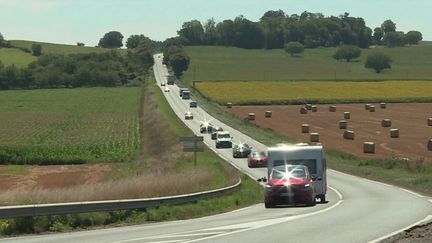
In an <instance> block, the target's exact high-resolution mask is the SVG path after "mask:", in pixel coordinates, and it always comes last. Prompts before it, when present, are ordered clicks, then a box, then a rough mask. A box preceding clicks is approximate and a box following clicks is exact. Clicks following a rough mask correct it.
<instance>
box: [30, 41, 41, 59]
mask: <svg viewBox="0 0 432 243" xmlns="http://www.w3.org/2000/svg"><path fill="white" fill-rule="evenodd" d="M31 49H32V52H33V56H40V55H42V46H41V45H40V44H36V43H33V44H32V46H31Z"/></svg>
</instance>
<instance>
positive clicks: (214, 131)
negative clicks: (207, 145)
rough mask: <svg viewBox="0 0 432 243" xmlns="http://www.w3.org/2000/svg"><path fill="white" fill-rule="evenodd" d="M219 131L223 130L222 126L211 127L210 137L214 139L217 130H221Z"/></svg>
mask: <svg viewBox="0 0 432 243" xmlns="http://www.w3.org/2000/svg"><path fill="white" fill-rule="evenodd" d="M221 131H223V128H222V127H213V130H212V133H211V139H212V140H215V139H216V135H217V132H221Z"/></svg>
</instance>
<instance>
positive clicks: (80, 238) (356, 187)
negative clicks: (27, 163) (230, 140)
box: [4, 54, 432, 243]
mask: <svg viewBox="0 0 432 243" xmlns="http://www.w3.org/2000/svg"><path fill="white" fill-rule="evenodd" d="M154 73H155V76H156V79H157V82H158V83H159V84H160V83H161V82H162V81H164V82H165V83H166V74H167V70H166V68H165V67H164V65H162V57H161V55H160V54H158V55H155V66H154ZM168 87H169V89H170V92H164V94H165V97H166V98H167V100H168V102H169V103H170V105H171V106H172V108H173V110H174V111H175V112H176V114H177V115H178V116H179V117H180V119H182V120H184V113H185V112H186V111H187V110H191V111H192V112H193V114H194V119H193V120H188V121H185V123H186V125H187V126H189V127H190V128H191V129H192V131H194V132H195V133H196V134H197V135H198V134H199V125H200V123H201V121H203V120H207V121H208V120H211V122H212V123H213V124H215V125H219V126H222V127H223V128H224V130H228V131H230V132H231V134H232V136H233V137H234V141H235V142H236V141H239V140H240V141H247V142H248V143H249V144H250V145H252V146H253V147H254V148H256V149H266V146H265V145H263V144H260V143H259V142H257V141H255V140H253V139H251V138H249V137H247V136H245V135H243V134H241V133H240V132H238V131H236V130H234V129H232V128H230V127H228V126H226V125H224V124H222V123H221V122H219V121H217V120H216V119H214V118H212V117H211V116H210V115H208V114H207V113H205V111H204V110H202V109H201V108H200V107H199V104H198V108H189V102H190V100H181V99H180V97H179V90H178V87H177V86H172V85H170V86H168ZM161 89H162V90H163V89H164V87H161ZM204 138H205V143H206V144H207V145H208V146H209V147H210V148H211V149H213V150H214V151H216V152H217V153H218V154H219V155H220V156H221V157H223V158H224V159H226V160H227V161H229V162H230V163H231V164H233V165H234V166H236V167H237V168H238V169H240V170H241V171H242V172H244V173H247V174H248V175H249V176H250V177H252V178H260V177H263V176H265V175H266V173H267V172H266V169H265V168H254V169H250V168H248V167H247V163H246V159H233V158H232V154H231V149H215V146H214V141H213V140H211V139H210V136H209V135H204ZM198 159H199V154H198ZM328 184H329V187H330V189H331V190H328V194H327V200H328V202H327V203H325V204H317V205H316V206H315V207H281V208H272V209H265V208H264V205H263V204H258V205H254V206H251V207H248V208H244V209H240V210H237V211H233V212H229V213H225V214H220V215H215V216H209V217H203V218H198V219H191V220H181V221H172V222H163V223H154V224H146V225H138V226H129V227H121V228H113V229H102V230H92V231H85V232H74V233H66V234H54V235H42V236H31V237H18V238H10V239H4V241H5V242H9V241H14V242H18V241H19V242H111V243H114V242H115V243H121V242H160V243H162V242H164V243H168V242H377V241H379V240H381V239H384V238H386V237H387V236H389V235H391V234H394V233H396V232H398V231H401V230H403V229H404V228H407V227H410V226H412V225H414V224H417V223H420V222H422V221H425V220H429V219H431V218H432V216H431V215H432V199H431V198H427V197H424V196H422V195H419V194H416V193H413V192H410V191H408V190H405V189H401V188H398V187H394V186H391V185H387V184H383V183H380V182H375V181H371V180H367V179H363V178H359V177H355V176H351V175H347V174H344V173H340V172H337V171H333V170H328Z"/></svg>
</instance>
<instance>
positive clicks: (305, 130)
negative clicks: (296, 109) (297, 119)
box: [302, 124, 309, 133]
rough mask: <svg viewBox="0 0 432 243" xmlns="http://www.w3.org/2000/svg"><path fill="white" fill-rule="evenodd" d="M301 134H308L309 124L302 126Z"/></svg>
mask: <svg viewBox="0 0 432 243" xmlns="http://www.w3.org/2000/svg"><path fill="white" fill-rule="evenodd" d="M302 133H309V124H302Z"/></svg>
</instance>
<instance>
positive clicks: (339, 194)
mask: <svg viewBox="0 0 432 243" xmlns="http://www.w3.org/2000/svg"><path fill="white" fill-rule="evenodd" d="M328 188H330V189H332V190H333V191H334V192H336V194H337V195H338V197H339V199H340V200H343V195H342V193H340V192H339V191H338V190H336V188H334V187H331V186H328Z"/></svg>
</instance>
